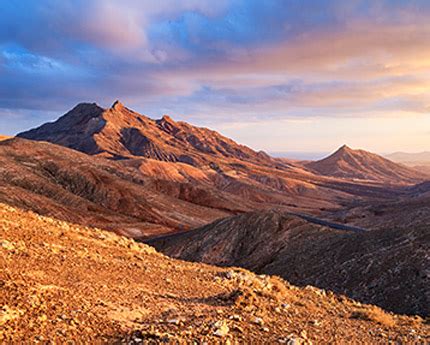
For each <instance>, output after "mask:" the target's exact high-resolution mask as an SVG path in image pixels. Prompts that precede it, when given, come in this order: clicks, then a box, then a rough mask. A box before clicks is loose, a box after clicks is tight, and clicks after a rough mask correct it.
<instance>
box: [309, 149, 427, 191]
mask: <svg viewBox="0 0 430 345" xmlns="http://www.w3.org/2000/svg"><path fill="white" fill-rule="evenodd" d="M305 166H306V167H307V168H309V169H311V170H312V171H314V172H316V173H319V174H322V175H326V176H334V177H341V178H347V179H360V180H370V181H379V182H386V183H391V184H394V183H409V184H413V183H418V182H422V181H424V180H426V179H428V178H429V176H428V175H426V174H424V173H420V172H418V171H416V170H414V169H411V168H408V167H406V166H404V165H401V164H397V163H394V162H392V161H390V160H388V159H386V158H383V157H381V156H378V155H376V154H374V153H370V152H367V151H364V150H353V149H351V148H349V147H348V146H346V145H344V146H342V147H341V148H339V149H338V150H337V151H336V152H335V153H333V154H332V155H330V156H328V157H326V158H324V159H322V160H319V161H315V162H309V163H307V164H306V165H305Z"/></svg>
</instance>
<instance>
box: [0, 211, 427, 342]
mask: <svg viewBox="0 0 430 345" xmlns="http://www.w3.org/2000/svg"><path fill="white" fill-rule="evenodd" d="M0 256H1V258H2V259H1V260H0V282H1V289H2V290H1V291H2V293H1V294H0V304H1V305H2V307H1V311H0V325H1V332H0V342H1V343H4V344H23V343H35V342H37V343H46V342H53V343H56V344H57V343H58V344H64V343H70V342H71V341H73V342H76V343H82V344H84V343H85V344H94V343H112V344H122V343H126V344H143V343H144V344H159V343H172V344H183V343H193V342H198V343H204V342H206V343H208V344H215V343H233V344H235V343H241V344H244V343H261V340H262V339H264V341H265V342H267V343H283V344H312V343H313V344H323V343H324V344H325V343H332V342H335V343H368V344H370V343H375V342H378V343H379V342H381V343H386V342H387V341H392V342H396V343H427V342H428V341H429V334H430V326H429V325H428V324H426V323H425V322H424V321H422V320H421V319H419V318H417V317H413V318H412V317H406V316H400V315H394V314H392V313H388V312H384V311H382V310H381V309H379V308H377V307H375V306H372V305H363V304H361V303H358V302H356V301H353V300H350V299H348V298H345V297H343V296H337V295H334V294H332V293H330V292H326V291H324V290H319V289H316V288H312V287H307V288H298V287H295V286H293V285H290V284H289V283H288V282H285V281H283V280H282V279H280V278H277V277H269V276H257V275H255V274H253V273H251V272H248V271H246V270H243V269H231V268H230V269H226V268H218V267H213V266H208V265H203V264H198V263H187V262H184V261H180V260H174V259H170V258H168V257H166V256H164V255H161V254H159V253H157V252H156V251H155V250H154V249H153V248H151V247H149V246H147V245H144V244H138V243H136V242H134V241H133V240H130V239H127V238H125V237H121V236H117V235H115V234H112V233H109V232H105V231H102V230H99V229H96V228H87V227H81V226H77V225H74V224H70V223H67V222H63V221H59V220H57V219H53V218H47V217H41V216H39V215H37V214H34V213H31V212H24V211H22V210H20V209H17V208H12V207H10V206H7V205H4V204H0ZM412 329H413V332H412V331H411V330H412Z"/></svg>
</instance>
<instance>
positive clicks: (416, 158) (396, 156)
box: [386, 151, 430, 175]
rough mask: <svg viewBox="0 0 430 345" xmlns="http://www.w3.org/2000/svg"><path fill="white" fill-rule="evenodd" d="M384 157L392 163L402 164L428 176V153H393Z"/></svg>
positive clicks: (429, 155) (429, 166)
mask: <svg viewBox="0 0 430 345" xmlns="http://www.w3.org/2000/svg"><path fill="white" fill-rule="evenodd" d="M386 157H387V158H388V159H390V160H392V161H394V162H397V163H402V164H404V165H406V166H408V167H411V168H414V169H415V170H418V171H421V172H423V173H425V174H429V175H430V152H427V151H424V152H419V153H405V152H395V153H392V154H389V155H386Z"/></svg>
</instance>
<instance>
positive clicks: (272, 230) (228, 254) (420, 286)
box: [147, 210, 430, 316]
mask: <svg viewBox="0 0 430 345" xmlns="http://www.w3.org/2000/svg"><path fill="white" fill-rule="evenodd" d="M321 224H324V225H321ZM147 243H149V244H150V245H152V246H154V247H155V248H157V250H159V251H161V252H163V253H165V254H167V255H170V256H172V257H175V258H180V259H183V260H189V261H196V262H205V263H208V264H215V265H220V266H239V267H244V268H246V269H250V270H252V271H254V272H257V273H264V274H275V275H279V276H281V277H283V278H284V279H286V280H288V281H290V282H291V283H293V284H297V285H313V286H318V287H320V288H324V289H329V290H332V291H334V292H336V293H342V294H345V295H347V296H349V297H352V298H354V299H357V300H359V301H361V302H364V303H371V304H376V305H379V306H381V307H383V308H384V309H388V310H392V311H395V312H398V313H405V314H420V315H423V316H426V315H427V316H428V315H430V310H429V305H430V303H429V302H430V276H429V274H428V273H429V272H428V267H430V258H429V256H428V253H429V251H430V233H429V232H428V228H427V226H420V227H413V228H406V229H402V228H394V229H380V230H373V231H358V229H354V228H349V227H344V226H342V225H340V224H331V223H328V222H320V221H318V220H317V219H313V218H309V217H306V216H305V217H304V216H301V215H294V214H291V213H285V212H283V211H273V210H272V211H259V212H252V213H247V214H243V215H239V216H233V217H230V218H226V219H223V220H218V221H215V222H214V223H212V224H209V225H206V226H203V227H201V228H199V229H196V230H192V231H190V232H187V233H183V234H175V235H171V236H164V237H161V238H156V239H153V240H150V241H149V242H147Z"/></svg>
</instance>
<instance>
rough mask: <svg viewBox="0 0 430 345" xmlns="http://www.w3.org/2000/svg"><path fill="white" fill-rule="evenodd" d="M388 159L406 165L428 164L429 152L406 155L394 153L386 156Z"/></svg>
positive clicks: (429, 160)
mask: <svg viewBox="0 0 430 345" xmlns="http://www.w3.org/2000/svg"><path fill="white" fill-rule="evenodd" d="M385 157H387V158H388V159H390V160H392V161H394V162H399V163H407V162H430V152H428V151H424V152H417V153H406V152H394V153H391V154H389V155H386V156H385Z"/></svg>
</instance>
